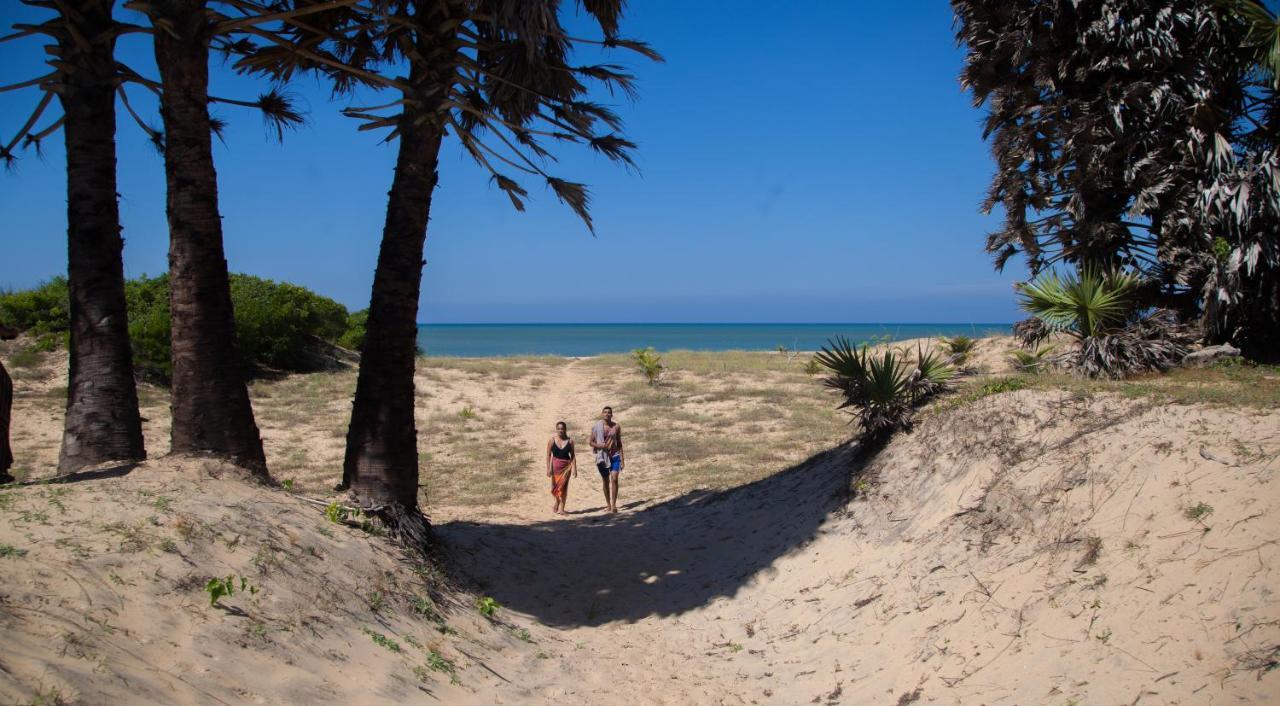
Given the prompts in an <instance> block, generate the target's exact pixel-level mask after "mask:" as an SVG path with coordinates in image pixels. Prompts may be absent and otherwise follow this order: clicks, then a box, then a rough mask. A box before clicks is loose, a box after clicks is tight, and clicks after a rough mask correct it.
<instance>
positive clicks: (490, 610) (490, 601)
mask: <svg viewBox="0 0 1280 706" xmlns="http://www.w3.org/2000/svg"><path fill="white" fill-rule="evenodd" d="M501 607H502V604H501V603H498V601H497V600H495V599H494V598H492V597H490V596H484V597H482V598H481V599H480V600H478V601H476V610H478V611H480V615H483V616H484V617H486V618H492V617H493V616H494V614H495V613H497V612H498V609H499V608H501Z"/></svg>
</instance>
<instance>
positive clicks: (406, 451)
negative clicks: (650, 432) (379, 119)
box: [343, 110, 443, 519]
mask: <svg viewBox="0 0 1280 706" xmlns="http://www.w3.org/2000/svg"><path fill="white" fill-rule="evenodd" d="M415 122H417V120H416V114H415V113H414V111H409V110H406V112H405V115H404V117H403V118H402V119H401V130H402V132H401V133H400V136H399V140H400V148H399V153H398V155H397V157H396V170H395V178H394V179H393V181H392V183H391V193H390V199H389V202H388V204H387V219H386V224H385V225H384V227H383V231H382V245H381V249H380V250H379V252H378V266H377V270H376V271H375V273H374V279H373V295H372V298H371V299H370V302H369V321H368V323H367V324H366V328H365V339H364V346H363V347H362V349H361V350H362V352H361V356H360V374H359V377H358V379H357V382H356V397H355V403H354V406H353V409H352V412H351V426H350V428H349V430H348V431H347V453H346V460H345V462H344V464H343V484H344V485H346V486H349V487H350V488H351V491H352V494H353V495H354V496H355V497H356V498H357V500H358V501H359V502H360V504H361V505H363V506H365V507H385V508H391V509H392V518H393V519H396V516H397V515H399V514H401V513H404V512H411V511H414V510H416V509H417V507H418V439H417V436H418V433H417V428H416V426H415V425H414V418H413V411H414V385H413V373H414V358H415V349H416V342H417V335H418V325H417V321H418V317H417V314H418V293H419V290H420V287H421V285H422V266H423V264H424V263H423V260H422V253H423V246H424V245H425V243H426V238H427V217H428V214H429V213H430V211H431V192H432V190H433V189H435V186H436V163H437V157H438V155H439V152H440V140H441V137H442V136H443V133H442V130H441V129H440V127H439V126H438V125H435V124H434V121H431V120H423V121H422V122H421V123H419V124H415Z"/></svg>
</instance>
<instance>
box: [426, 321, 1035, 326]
mask: <svg viewBox="0 0 1280 706" xmlns="http://www.w3.org/2000/svg"><path fill="white" fill-rule="evenodd" d="M417 323H418V325H419V326H1012V325H1013V324H1014V323H1015V322H1013V321H952V322H948V321H450V322H440V321H437V322H430V321H419V322H417Z"/></svg>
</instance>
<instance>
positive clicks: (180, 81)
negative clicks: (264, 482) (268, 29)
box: [152, 0, 267, 475]
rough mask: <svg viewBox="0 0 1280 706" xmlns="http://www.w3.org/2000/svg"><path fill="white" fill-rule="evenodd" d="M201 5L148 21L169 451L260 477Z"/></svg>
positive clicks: (185, 1) (194, 1)
mask: <svg viewBox="0 0 1280 706" xmlns="http://www.w3.org/2000/svg"><path fill="white" fill-rule="evenodd" d="M204 5H205V3H204V0H172V1H171V2H168V3H164V4H163V6H162V7H163V17H162V18H156V17H153V18H152V19H153V22H154V23H156V24H157V25H158V26H157V30H156V33H155V49H156V64H157V65H158V66H159V68H160V78H161V82H162V84H163V92H162V97H161V99H160V114H161V118H162V119H163V121H164V133H165V149H164V171H165V182H166V185H167V187H168V198H167V204H166V205H167V212H168V216H169V310H170V315H171V317H172V346H173V356H172V362H173V387H172V403H171V409H172V411H173V427H172V430H171V432H170V434H171V442H172V451H173V453H195V454H209V455H214V456H220V457H223V458H227V459H229V460H231V461H233V462H235V463H236V464H238V465H241V466H244V467H246V468H248V469H250V470H253V471H256V472H258V473H261V474H263V475H265V474H266V466H267V464H266V457H265V456H264V455H263V451H262V439H261V437H260V436H259V434H258V427H257V425H256V424H255V423H254V419H253V408H252V406H251V405H250V402H249V392H248V389H247V388H246V386H245V371H244V370H243V369H242V367H241V365H240V362H239V360H238V359H237V357H236V354H235V349H234V348H233V340H234V334H235V318H234V312H233V309H232V305H231V285H230V279H229V277H228V275H227V260H226V256H225V254H224V251H223V246H222V220H221V216H219V214H218V177H217V173H216V172H215V171H214V166H213V150H212V136H211V134H212V133H211V126H210V122H209V105H208V90H209V35H208V32H209V26H208V20H207V18H206V16H205V7H204Z"/></svg>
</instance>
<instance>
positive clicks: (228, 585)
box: [204, 574, 258, 606]
mask: <svg viewBox="0 0 1280 706" xmlns="http://www.w3.org/2000/svg"><path fill="white" fill-rule="evenodd" d="M239 579H240V580H239V582H238V583H239V589H240V591H241V592H242V593H243V592H245V591H248V592H249V593H250V594H256V593H257V592H258V587H257V586H254V585H253V584H251V583H249V579H247V578H245V577H243V576H241V577H239ZM236 587H237V581H236V576H235V575H234V574H231V575H228V576H227V577H226V578H217V577H215V578H211V579H209V582H208V583H206V584H205V585H204V590H205V592H206V593H208V594H209V605H210V606H216V605H218V601H220V600H222V599H223V598H229V597H231V596H234V595H235V593H236Z"/></svg>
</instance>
